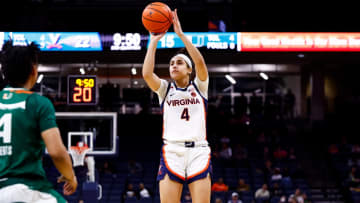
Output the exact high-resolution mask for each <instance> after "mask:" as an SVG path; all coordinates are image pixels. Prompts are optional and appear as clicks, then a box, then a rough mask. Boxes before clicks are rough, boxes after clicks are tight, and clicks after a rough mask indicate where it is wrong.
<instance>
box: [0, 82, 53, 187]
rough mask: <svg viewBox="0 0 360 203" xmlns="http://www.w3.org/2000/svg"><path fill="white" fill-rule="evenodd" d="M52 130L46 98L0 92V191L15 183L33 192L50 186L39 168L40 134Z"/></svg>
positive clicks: (22, 92)
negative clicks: (28, 187)
mask: <svg viewBox="0 0 360 203" xmlns="http://www.w3.org/2000/svg"><path fill="white" fill-rule="evenodd" d="M53 127H57V125H56V117H55V110H54V107H53V105H52V103H51V102H50V100H49V99H47V98H46V97H43V96H40V95H38V94H35V93H33V92H30V91H27V90H25V89H21V88H8V87H7V88H4V89H3V90H2V91H0V188H2V187H4V186H7V185H12V184H15V183H23V184H26V185H28V186H30V187H31V188H32V189H36V190H42V189H47V188H50V187H51V184H50V183H49V182H48V181H47V180H46V175H45V171H44V169H43V167H42V155H43V153H44V150H45V144H44V142H43V140H42V137H41V132H42V131H44V130H47V129H50V128H53Z"/></svg>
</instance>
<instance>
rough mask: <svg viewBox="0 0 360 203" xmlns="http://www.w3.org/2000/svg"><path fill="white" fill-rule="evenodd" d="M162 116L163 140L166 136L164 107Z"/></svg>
mask: <svg viewBox="0 0 360 203" xmlns="http://www.w3.org/2000/svg"><path fill="white" fill-rule="evenodd" d="M162 116H163V124H162V136H161V138H162V139H164V134H165V119H164V107H163V108H162Z"/></svg>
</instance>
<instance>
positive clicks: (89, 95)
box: [67, 75, 97, 105]
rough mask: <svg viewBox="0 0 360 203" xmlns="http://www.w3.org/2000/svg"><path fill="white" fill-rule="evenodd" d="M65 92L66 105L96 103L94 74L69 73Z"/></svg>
mask: <svg viewBox="0 0 360 203" xmlns="http://www.w3.org/2000/svg"><path fill="white" fill-rule="evenodd" d="M67 93H68V95H67V101H68V102H67V103H68V105H96V104H97V95H96V93H97V86H96V76H95V75H69V76H68V91H67Z"/></svg>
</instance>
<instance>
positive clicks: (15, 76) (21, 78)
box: [1, 40, 40, 87]
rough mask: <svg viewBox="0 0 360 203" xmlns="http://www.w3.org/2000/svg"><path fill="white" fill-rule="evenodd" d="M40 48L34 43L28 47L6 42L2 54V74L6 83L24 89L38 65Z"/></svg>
mask: <svg viewBox="0 0 360 203" xmlns="http://www.w3.org/2000/svg"><path fill="white" fill-rule="evenodd" d="M39 52H40V49H39V46H38V45H37V44H35V43H34V42H32V43H30V44H28V45H26V46H14V45H13V42H12V41H11V40H9V41H6V42H5V44H4V46H3V48H2V52H1V72H2V74H3V76H4V81H5V83H7V84H9V85H10V86H12V87H22V86H23V85H24V84H25V83H26V81H27V80H28V79H29V76H30V74H31V72H32V69H33V65H35V64H38V54H39Z"/></svg>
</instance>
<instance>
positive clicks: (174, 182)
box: [142, 9, 211, 203]
mask: <svg viewBox="0 0 360 203" xmlns="http://www.w3.org/2000/svg"><path fill="white" fill-rule="evenodd" d="M172 15H173V28H174V31H175V33H176V34H177V35H178V36H179V37H180V39H181V40H182V41H183V43H184V44H185V47H186V50H187V52H188V53H189V55H190V57H191V59H192V60H193V61H194V66H193V64H192V62H191V60H190V58H189V57H188V56H186V55H185V54H176V55H175V56H173V57H172V58H171V60H170V67H169V71H170V77H171V79H172V81H171V82H168V81H166V80H164V79H160V78H159V77H158V76H157V75H156V74H155V73H154V66H155V52H156V47H157V43H158V41H159V40H160V39H161V38H162V37H163V36H164V35H165V33H160V34H156V35H154V34H152V33H150V35H151V37H150V44H149V48H148V50H147V53H146V56H145V60H144V64H143V69H142V71H143V73H142V74H143V77H144V79H145V81H146V83H147V85H148V86H149V87H150V89H151V90H152V91H154V92H156V93H157V95H158V97H159V102H160V104H161V107H162V109H163V142H164V145H163V148H162V153H161V157H160V167H159V172H158V177H157V180H158V181H159V188H160V200H161V202H162V203H173V202H180V199H181V193H182V189H183V184H184V183H187V184H188V186H189V190H190V193H191V197H192V202H194V203H205V202H206V203H209V202H210V195H211V178H210V173H211V163H210V156H211V155H210V147H209V144H208V142H207V140H206V106H207V97H208V93H207V91H208V84H209V78H208V71H207V67H206V64H205V61H204V58H203V56H202V55H201V53H200V52H199V50H198V49H197V48H196V47H195V46H194V45H193V44H192V43H191V42H190V41H189V39H188V38H187V37H186V36H185V35H184V33H183V31H182V28H181V25H180V21H179V19H178V15H177V9H175V11H173V12H172ZM193 68H195V73H196V77H195V79H194V80H193V81H191V80H190V75H191V73H192V69H193Z"/></svg>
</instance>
